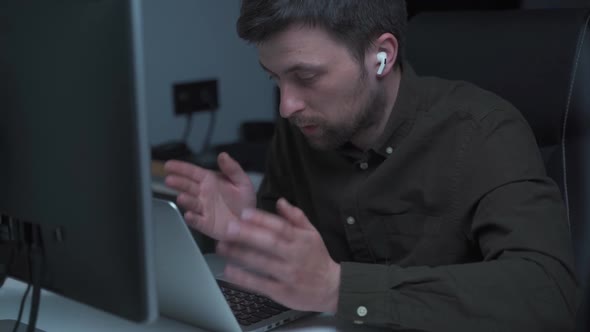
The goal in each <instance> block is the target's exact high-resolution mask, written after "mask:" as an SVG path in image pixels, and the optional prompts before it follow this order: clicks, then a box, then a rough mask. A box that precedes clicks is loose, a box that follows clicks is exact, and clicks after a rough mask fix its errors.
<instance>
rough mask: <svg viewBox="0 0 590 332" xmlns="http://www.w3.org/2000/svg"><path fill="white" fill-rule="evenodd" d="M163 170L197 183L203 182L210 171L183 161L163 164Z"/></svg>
mask: <svg viewBox="0 0 590 332" xmlns="http://www.w3.org/2000/svg"><path fill="white" fill-rule="evenodd" d="M164 170H165V171H166V172H167V173H169V174H176V175H180V176H183V177H186V178H190V179H192V180H194V181H196V182H197V183H200V182H201V181H203V179H204V178H205V176H207V174H209V173H210V172H211V171H209V170H207V169H204V168H201V167H199V166H196V165H195V164H191V163H187V162H184V161H178V160H170V161H167V162H166V164H164Z"/></svg>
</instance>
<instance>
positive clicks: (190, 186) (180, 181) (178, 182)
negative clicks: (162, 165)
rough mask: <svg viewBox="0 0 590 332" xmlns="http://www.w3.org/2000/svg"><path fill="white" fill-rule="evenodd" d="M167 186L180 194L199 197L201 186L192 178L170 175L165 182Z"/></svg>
mask: <svg viewBox="0 0 590 332" xmlns="http://www.w3.org/2000/svg"><path fill="white" fill-rule="evenodd" d="M164 183H165V184H166V186H168V187H170V188H173V189H176V190H177V191H179V192H189V193H191V195H193V196H198V195H199V192H200V190H199V185H198V184H197V183H196V182H194V181H193V180H192V179H190V178H186V177H182V176H178V175H168V176H167V177H166V179H165V180H164Z"/></svg>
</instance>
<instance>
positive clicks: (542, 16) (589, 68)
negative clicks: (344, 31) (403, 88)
mask: <svg viewBox="0 0 590 332" xmlns="http://www.w3.org/2000/svg"><path fill="white" fill-rule="evenodd" d="M589 20H590V10H588V9H561V10H520V11H489V12H446V13H424V14H420V15H418V16H416V17H414V18H413V19H412V20H411V21H410V24H409V31H408V45H407V50H406V56H407V59H408V60H409V63H410V64H411V65H412V66H413V67H414V69H415V70H416V72H417V73H418V74H421V75H433V76H439V77H444V78H449V79H459V80H465V81H470V82H472V83H475V84H477V85H479V86H480V87H482V88H484V89H487V90H490V91H493V92H495V93H496V94H498V95H500V96H502V97H504V98H505V99H507V100H509V101H510V102H512V103H513V104H514V105H515V106H516V107H517V108H518V109H519V110H520V111H521V112H522V113H523V114H524V116H525V117H526V118H527V120H528V121H529V123H530V125H531V127H532V128H533V131H534V133H535V136H536V138H537V142H538V144H539V147H540V149H541V153H542V155H543V158H544V161H545V165H546V168H547V172H548V174H549V176H551V177H552V178H553V179H554V180H555V182H557V184H558V185H559V187H560V189H561V192H562V195H563V198H564V200H565V202H566V206H567V212H568V217H569V222H570V229H571V233H572V238H573V241H574V253H575V258H576V264H577V266H576V269H577V273H578V276H579V278H580V282H581V283H582V285H583V287H584V288H585V294H584V299H585V300H584V302H585V303H584V304H583V305H582V308H581V309H580V312H579V314H578V318H579V324H578V331H584V332H587V331H590V321H589V320H590V318H589V317H590V310H589V309H590V307H589V305H588V302H589V298H590V293H589V289H588V288H589V287H590V28H589Z"/></svg>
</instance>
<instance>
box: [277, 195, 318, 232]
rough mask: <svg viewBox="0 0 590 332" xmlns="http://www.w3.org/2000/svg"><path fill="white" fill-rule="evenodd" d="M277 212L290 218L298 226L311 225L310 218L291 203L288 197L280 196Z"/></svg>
mask: <svg viewBox="0 0 590 332" xmlns="http://www.w3.org/2000/svg"><path fill="white" fill-rule="evenodd" d="M277 212H278V213H279V215H280V216H282V217H283V218H285V219H287V220H289V221H290V222H291V223H292V224H293V225H294V226H298V227H308V226H310V225H311V223H310V222H309V219H307V217H306V216H305V213H303V211H302V210H301V209H300V208H298V207H296V206H293V205H291V203H289V202H288V201H287V200H286V199H284V198H280V199H279V200H278V201H277Z"/></svg>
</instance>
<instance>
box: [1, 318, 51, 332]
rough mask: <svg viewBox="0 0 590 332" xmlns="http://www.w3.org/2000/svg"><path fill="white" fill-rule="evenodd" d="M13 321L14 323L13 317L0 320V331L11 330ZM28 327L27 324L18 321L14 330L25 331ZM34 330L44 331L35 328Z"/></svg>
mask: <svg viewBox="0 0 590 332" xmlns="http://www.w3.org/2000/svg"><path fill="white" fill-rule="evenodd" d="M15 323H16V321H15V320H14V319H4V320H0V331H12V329H13V328H14V324H15ZM28 327H29V326H28V325H27V324H23V323H20V324H19V325H18V329H16V331H17V332H27V328H28ZM35 332H45V331H43V330H39V329H35Z"/></svg>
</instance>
